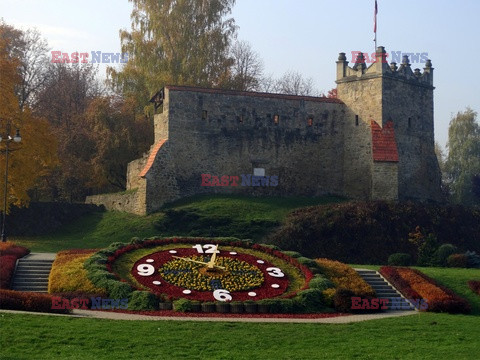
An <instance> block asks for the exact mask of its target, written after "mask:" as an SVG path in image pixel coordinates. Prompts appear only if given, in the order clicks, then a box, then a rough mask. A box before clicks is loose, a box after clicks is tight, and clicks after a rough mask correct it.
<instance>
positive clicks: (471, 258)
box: [465, 251, 480, 268]
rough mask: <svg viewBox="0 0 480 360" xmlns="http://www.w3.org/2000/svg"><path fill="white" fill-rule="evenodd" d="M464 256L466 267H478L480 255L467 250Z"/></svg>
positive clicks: (479, 266)
mask: <svg viewBox="0 0 480 360" xmlns="http://www.w3.org/2000/svg"><path fill="white" fill-rule="evenodd" d="M465 257H466V258H467V267H469V268H480V256H479V255H478V254H477V253H476V252H475V251H467V252H466V253H465Z"/></svg>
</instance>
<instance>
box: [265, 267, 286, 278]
mask: <svg viewBox="0 0 480 360" xmlns="http://www.w3.org/2000/svg"><path fill="white" fill-rule="evenodd" d="M267 273H268V275H270V276H273V277H276V278H281V277H284V276H285V274H284V273H283V272H282V270H281V269H279V268H277V267H269V268H267Z"/></svg>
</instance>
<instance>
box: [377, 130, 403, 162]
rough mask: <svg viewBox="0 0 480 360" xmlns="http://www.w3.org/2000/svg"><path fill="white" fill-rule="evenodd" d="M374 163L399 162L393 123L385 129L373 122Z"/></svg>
mask: <svg viewBox="0 0 480 360" xmlns="http://www.w3.org/2000/svg"><path fill="white" fill-rule="evenodd" d="M371 129H372V153H373V161H391V162H397V161H398V149H397V142H396V141H395V130H394V128H393V122H392V121H388V122H387V123H386V124H385V126H384V127H383V129H382V128H381V127H380V125H378V124H377V123H376V122H375V121H374V120H371Z"/></svg>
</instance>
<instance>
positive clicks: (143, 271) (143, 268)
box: [137, 264, 155, 276]
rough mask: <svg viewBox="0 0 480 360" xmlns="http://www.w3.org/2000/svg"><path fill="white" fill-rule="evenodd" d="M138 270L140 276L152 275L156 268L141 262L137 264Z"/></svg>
mask: <svg viewBox="0 0 480 360" xmlns="http://www.w3.org/2000/svg"><path fill="white" fill-rule="evenodd" d="M137 272H138V275H140V276H150V275H153V273H154V272H155V268H154V267H153V266H152V265H149V264H140V265H138V266H137Z"/></svg>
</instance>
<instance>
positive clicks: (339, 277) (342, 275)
mask: <svg viewBox="0 0 480 360" xmlns="http://www.w3.org/2000/svg"><path fill="white" fill-rule="evenodd" d="M315 261H316V263H317V264H318V265H319V266H320V267H321V269H322V270H323V273H324V274H325V275H326V276H327V277H328V278H329V279H330V281H332V282H333V283H334V284H335V287H336V288H344V289H348V290H350V291H352V292H354V293H355V294H357V295H358V296H375V291H374V290H373V289H372V287H371V286H370V285H369V284H367V282H366V281H365V280H363V279H362V277H361V276H360V275H359V274H358V273H357V272H356V271H355V270H354V269H352V268H351V267H350V266H348V265H346V264H344V263H341V262H340V261H334V260H329V259H315ZM328 290H330V289H327V290H325V291H327V292H328ZM324 295H326V296H330V297H332V296H333V293H332V291H331V290H330V292H329V293H328V294H325V293H324Z"/></svg>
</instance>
